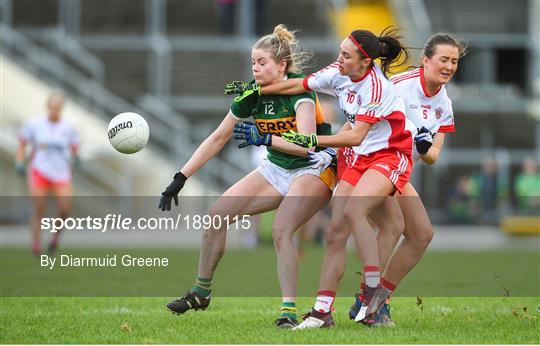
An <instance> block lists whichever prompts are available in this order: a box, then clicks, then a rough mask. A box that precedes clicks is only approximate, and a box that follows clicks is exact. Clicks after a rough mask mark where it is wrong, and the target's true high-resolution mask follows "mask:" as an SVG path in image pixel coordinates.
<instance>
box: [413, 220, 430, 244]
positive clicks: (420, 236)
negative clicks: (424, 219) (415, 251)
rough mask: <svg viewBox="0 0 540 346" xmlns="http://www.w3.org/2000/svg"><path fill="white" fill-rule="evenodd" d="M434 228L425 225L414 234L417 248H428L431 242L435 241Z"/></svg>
mask: <svg viewBox="0 0 540 346" xmlns="http://www.w3.org/2000/svg"><path fill="white" fill-rule="evenodd" d="M433 235H434V233H433V227H432V226H431V225H424V226H421V227H419V228H417V231H416V232H415V234H414V236H413V237H414V242H415V243H416V246H418V247H420V248H427V247H428V245H429V243H431V240H432V239H433Z"/></svg>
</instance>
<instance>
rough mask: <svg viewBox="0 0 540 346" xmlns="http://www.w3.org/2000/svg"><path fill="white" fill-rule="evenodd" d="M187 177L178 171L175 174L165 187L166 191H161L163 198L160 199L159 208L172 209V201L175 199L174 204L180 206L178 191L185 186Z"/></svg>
mask: <svg viewBox="0 0 540 346" xmlns="http://www.w3.org/2000/svg"><path fill="white" fill-rule="evenodd" d="M186 180H187V177H186V176H185V175H184V174H183V173H182V172H178V173H176V174H175V175H174V179H173V181H172V182H171V183H170V184H169V186H167V187H166V188H165V191H163V192H162V193H161V199H160V200H159V204H158V209H161V211H165V210H171V204H172V203H171V201H172V200H173V199H174V204H175V205H176V206H178V193H179V192H180V190H182V188H183V187H184V184H185V183H186Z"/></svg>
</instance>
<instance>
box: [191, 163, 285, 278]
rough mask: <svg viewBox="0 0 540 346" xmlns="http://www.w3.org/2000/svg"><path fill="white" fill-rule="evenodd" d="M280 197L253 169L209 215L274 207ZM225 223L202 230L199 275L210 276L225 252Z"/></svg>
mask: <svg viewBox="0 0 540 346" xmlns="http://www.w3.org/2000/svg"><path fill="white" fill-rule="evenodd" d="M282 199H283V197H282V196H281V195H280V193H279V192H278V191H277V190H276V189H274V188H273V187H272V185H270V184H269V183H268V182H267V181H266V179H265V178H264V177H263V176H262V175H261V174H260V173H259V172H258V171H256V170H255V171H253V172H251V173H250V174H248V175H247V176H245V177H244V178H243V179H242V180H240V181H239V182H237V183H236V184H234V185H233V186H231V187H230V188H229V189H228V190H227V191H225V193H224V194H223V196H221V197H220V198H219V199H218V200H217V201H216V202H215V203H214V205H213V206H212V207H211V208H210V212H209V214H210V216H214V215H220V216H221V217H222V218H223V217H225V216H229V217H230V218H229V219H230V220H231V222H232V218H233V217H234V216H236V215H239V216H242V215H252V214H259V213H262V212H265V211H269V210H274V209H276V208H277V206H278V205H279V203H280V202H281V200H282ZM227 226H228V225H225V224H223V225H222V227H221V228H218V229H216V228H211V229H208V230H205V231H204V233H203V236H202V240H201V250H200V256H199V269H198V274H197V275H198V276H200V277H204V278H211V277H213V276H214V272H215V270H216V267H217V265H218V263H219V261H220V260H221V257H223V253H224V252H225V243H226V239H227Z"/></svg>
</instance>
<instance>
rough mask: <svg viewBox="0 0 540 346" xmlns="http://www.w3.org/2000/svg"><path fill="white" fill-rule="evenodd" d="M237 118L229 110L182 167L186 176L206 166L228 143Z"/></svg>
mask: <svg viewBox="0 0 540 346" xmlns="http://www.w3.org/2000/svg"><path fill="white" fill-rule="evenodd" d="M236 123H237V120H236V119H235V118H234V117H233V116H232V113H231V112H230V111H229V113H228V114H227V116H226V117H225V119H223V121H222V122H221V124H219V126H218V128H217V129H215V130H214V132H212V134H211V135H210V136H208V138H206V139H205V140H204V141H203V142H202V143H201V144H200V145H199V147H198V148H197V149H196V150H195V152H194V153H193V154H192V155H191V158H190V159H189V160H188V162H187V163H186V164H185V165H184V167H182V169H181V170H180V172H182V174H184V175H185V176H186V177H190V176H192V175H193V174H194V173H195V172H197V171H198V170H199V169H200V168H201V167H202V166H204V165H205V164H206V163H207V162H208V161H209V160H210V159H211V158H213V157H214V156H216V155H217V154H218V153H219V152H220V151H221V149H223V147H224V146H225V144H227V142H228V141H229V139H231V136H232V130H233V127H234V124H236Z"/></svg>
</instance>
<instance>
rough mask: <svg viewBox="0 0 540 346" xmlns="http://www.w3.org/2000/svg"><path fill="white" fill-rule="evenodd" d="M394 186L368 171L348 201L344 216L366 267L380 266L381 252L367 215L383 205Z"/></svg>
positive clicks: (377, 174) (383, 177) (381, 176)
mask: <svg viewBox="0 0 540 346" xmlns="http://www.w3.org/2000/svg"><path fill="white" fill-rule="evenodd" d="M393 190H394V185H393V184H392V183H391V182H390V180H388V178H386V177H385V176H384V175H383V174H382V173H380V172H378V171H376V170H371V169H369V170H367V171H366V172H365V173H364V175H363V176H362V178H360V181H359V182H358V184H356V187H355V188H354V190H353V191H352V193H351V197H350V198H349V200H348V201H347V204H346V206H345V209H344V211H343V214H344V216H345V219H346V220H347V223H348V224H349V227H351V229H352V232H353V234H354V239H355V244H356V249H357V251H358V255H359V257H360V258H361V261H362V264H363V265H364V266H368V265H369V266H379V251H378V247H377V238H376V235H375V232H373V229H372V228H371V225H370V224H369V222H368V219H367V215H368V214H370V213H371V212H372V211H373V210H374V209H375V208H376V207H378V206H379V205H381V203H382V202H383V201H384V199H385V198H386V196H388V195H389V194H390V193H392V191H393Z"/></svg>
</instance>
